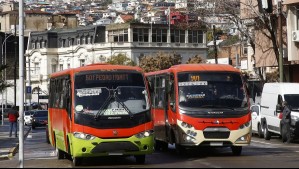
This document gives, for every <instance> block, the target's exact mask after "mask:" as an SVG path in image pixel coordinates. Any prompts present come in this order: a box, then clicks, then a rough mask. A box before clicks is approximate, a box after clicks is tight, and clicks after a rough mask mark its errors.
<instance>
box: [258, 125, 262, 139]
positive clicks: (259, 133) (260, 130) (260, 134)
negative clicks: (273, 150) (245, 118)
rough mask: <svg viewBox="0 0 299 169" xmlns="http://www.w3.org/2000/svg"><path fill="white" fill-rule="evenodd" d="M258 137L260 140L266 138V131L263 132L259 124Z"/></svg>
mask: <svg viewBox="0 0 299 169" xmlns="http://www.w3.org/2000/svg"><path fill="white" fill-rule="evenodd" d="M257 130H258V133H257V134H258V136H259V138H263V137H264V133H263V132H264V131H263V128H262V126H261V124H258V129H257Z"/></svg>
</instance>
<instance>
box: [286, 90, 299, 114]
mask: <svg viewBox="0 0 299 169" xmlns="http://www.w3.org/2000/svg"><path fill="white" fill-rule="evenodd" d="M284 99H285V101H286V102H287V103H288V104H289V105H290V107H291V109H292V110H297V111H299V101H298V100H299V94H285V95H284Z"/></svg>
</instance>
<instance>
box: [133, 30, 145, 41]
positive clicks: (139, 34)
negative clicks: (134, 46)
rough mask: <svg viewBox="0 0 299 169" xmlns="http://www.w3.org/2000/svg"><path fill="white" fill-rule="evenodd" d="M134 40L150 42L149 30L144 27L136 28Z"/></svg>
mask: <svg viewBox="0 0 299 169" xmlns="http://www.w3.org/2000/svg"><path fill="white" fill-rule="evenodd" d="M133 42H149V30H148V29H143V28H142V29H141V28H134V29H133Z"/></svg>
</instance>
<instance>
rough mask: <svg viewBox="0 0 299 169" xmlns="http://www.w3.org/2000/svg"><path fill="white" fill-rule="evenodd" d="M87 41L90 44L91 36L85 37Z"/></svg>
mask: <svg viewBox="0 0 299 169" xmlns="http://www.w3.org/2000/svg"><path fill="white" fill-rule="evenodd" d="M87 43H88V44H91V38H90V36H88V37H87Z"/></svg>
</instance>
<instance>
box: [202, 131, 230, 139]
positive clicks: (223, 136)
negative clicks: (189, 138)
mask: <svg viewBox="0 0 299 169" xmlns="http://www.w3.org/2000/svg"><path fill="white" fill-rule="evenodd" d="M203 135H204V137H205V138H207V139H227V138H229V135H230V132H229V131H225V132H219V131H217V132H210V131H209V132H207V131H204V132H203Z"/></svg>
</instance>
